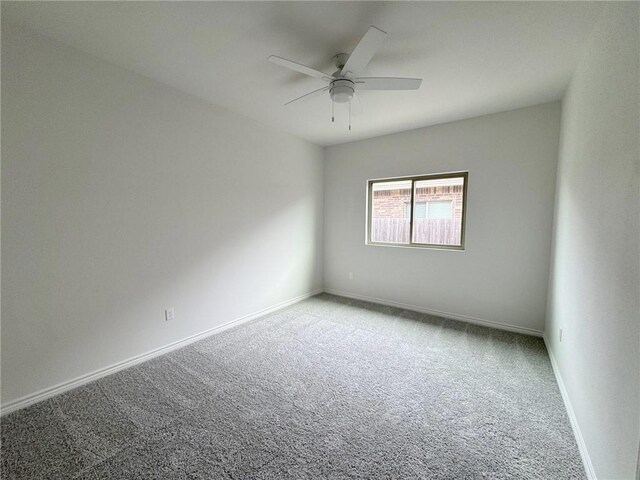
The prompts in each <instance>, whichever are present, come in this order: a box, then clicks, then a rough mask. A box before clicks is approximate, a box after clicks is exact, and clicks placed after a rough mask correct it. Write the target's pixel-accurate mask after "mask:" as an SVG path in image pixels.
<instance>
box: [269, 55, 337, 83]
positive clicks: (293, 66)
mask: <svg viewBox="0 0 640 480" xmlns="http://www.w3.org/2000/svg"><path fill="white" fill-rule="evenodd" d="M267 60H269V61H270V62H271V63H275V64H276V65H280V66H281V67H285V68H288V69H290V70H295V71H296V72H300V73H304V74H305V75H308V76H309V77H314V78H320V79H322V80H325V81H327V82H330V81H331V80H333V77H332V76H331V75H327V74H326V73H323V72H320V71H318V70H314V69H313V68H311V67H307V66H306V65H302V64H301V63H296V62H293V61H291V60H287V59H286V58H282V57H278V56H276V55H271V56H270V57H269V58H267Z"/></svg>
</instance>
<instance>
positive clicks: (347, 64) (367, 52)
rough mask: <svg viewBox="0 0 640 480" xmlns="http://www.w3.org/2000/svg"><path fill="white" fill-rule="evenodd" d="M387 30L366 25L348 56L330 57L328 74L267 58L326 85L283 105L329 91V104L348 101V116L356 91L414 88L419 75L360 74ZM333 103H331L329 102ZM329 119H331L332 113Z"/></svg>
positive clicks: (276, 58)
mask: <svg viewBox="0 0 640 480" xmlns="http://www.w3.org/2000/svg"><path fill="white" fill-rule="evenodd" d="M386 37H387V33H386V32H383V31H382V30H380V29H379V28H376V27H370V28H369V30H368V31H367V33H365V35H364V37H362V38H361V39H360V42H358V45H356V48H354V49H353V52H351V55H348V54H346V53H339V54H337V55H336V56H334V57H333V60H334V63H335V65H336V67H337V68H338V70H336V71H335V72H334V73H333V74H331V75H329V74H327V73H324V72H320V71H318V70H315V69H313V68H311V67H307V66H306V65H302V64H300V63H297V62H293V61H291V60H287V59H286V58H282V57H278V56H276V55H271V56H270V57H269V58H268V59H267V60H269V61H270V62H272V63H275V64H276V65H280V66H282V67H285V68H289V69H291V70H295V71H296V72H300V73H303V74H305V75H308V76H309V77H313V78H318V79H320V80H322V81H324V82H326V83H327V84H328V85H325V86H324V87H322V88H318V89H317V90H314V91H312V92H309V93H306V94H304V95H302V96H300V97H297V98H294V99H293V100H290V101H289V102H287V103H285V105H290V104H292V103H293V102H296V101H298V100H302V99H303V98H304V99H307V98H311V97H314V96H316V95H320V94H322V93H324V92H326V91H329V97H330V98H331V100H332V103H349V117H351V100H352V99H353V97H354V95H355V93H356V91H358V90H417V89H419V88H420V84H421V83H422V79H421V78H397V77H361V76H360V74H361V73H362V71H363V70H364V68H365V67H366V66H367V65H368V64H369V62H370V61H371V59H372V58H373V56H374V55H375V54H376V52H377V51H378V49H379V48H380V47H381V46H382V43H383V42H384V40H385V38H386ZM332 106H333V105H332ZM331 121H334V117H333V116H332V118H331ZM349 130H351V118H349Z"/></svg>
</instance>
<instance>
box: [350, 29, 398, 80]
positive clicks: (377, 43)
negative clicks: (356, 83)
mask: <svg viewBox="0 0 640 480" xmlns="http://www.w3.org/2000/svg"><path fill="white" fill-rule="evenodd" d="M386 37H387V33H386V32H383V31H382V30H380V29H379V28H376V27H370V28H369V30H368V31H367V33H365V34H364V37H362V38H361V39H360V42H359V43H358V45H356V48H354V49H353V52H351V55H349V59H348V60H347V63H345V64H344V67H343V68H342V71H341V72H340V73H341V74H342V75H346V74H347V73H348V72H350V73H351V74H353V75H358V74H359V73H360V72H361V71H362V70H364V67H366V66H367V65H368V64H369V62H370V61H371V59H372V58H373V56H374V55H375V54H376V52H377V51H378V49H379V48H380V47H381V46H382V44H383V42H384V39H385V38H386Z"/></svg>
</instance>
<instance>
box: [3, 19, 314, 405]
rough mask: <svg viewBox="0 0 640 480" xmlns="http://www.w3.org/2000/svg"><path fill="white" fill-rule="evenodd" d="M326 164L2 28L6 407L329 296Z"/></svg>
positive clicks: (189, 100)
mask: <svg viewBox="0 0 640 480" xmlns="http://www.w3.org/2000/svg"><path fill="white" fill-rule="evenodd" d="M212 81H214V79H212ZM322 161H323V152H322V149H321V148H320V147H317V146H314V145H311V144H309V143H307V142H304V141H302V140H299V139H296V138H294V137H292V136H289V135H285V134H283V133H279V132H277V131H274V130H272V129H270V128H267V127H265V126H263V125H261V124H259V123H256V122H254V121H251V120H248V119H245V118H242V117H239V116H236V115H233V114H230V113H228V112H226V111H224V110H222V109H219V108H215V107H213V106H211V105H208V104H206V103H204V102H202V101H200V100H198V99H195V98H193V97H189V96H187V95H184V94H182V93H179V92H178V91H176V90H173V89H171V88H169V87H166V86H163V85H161V84H159V83H156V82H154V81H151V80H149V79H147V78H144V77H141V76H138V75H136V74H133V73H130V72H128V71H126V70H123V69H120V68H119V67H116V66H113V65H111V64H108V63H106V62H103V61H101V60H99V59H96V58H94V57H91V56H89V55H86V54H84V53H81V52H79V51H76V50H72V49H70V48H68V47H65V46H62V45H60V44H57V43H54V42H51V41H47V40H45V39H44V38H43V37H37V36H31V35H26V34H24V35H23V34H22V33H21V32H19V30H18V29H16V28H14V27H12V26H11V25H3V27H2V204H3V205H2V207H3V212H2V214H3V215H2V296H3V298H2V300H3V302H2V402H3V404H6V403H7V402H11V401H13V400H15V399H17V398H18V397H22V396H24V395H27V394H31V393H33V392H35V391H37V390H39V389H43V388H46V387H49V386H52V385H54V384H57V383H59V382H63V381H66V380H69V379H71V378H74V377H76V376H79V375H82V374H86V373H88V372H92V371H94V370H96V369H99V368H102V367H105V366H107V365H111V364H113V363H114V362H118V361H121V360H124V359H127V358H129V357H132V356H134V355H138V354H141V353H143V352H147V351H149V350H152V349H154V348H157V347H160V346H163V345H166V344H168V343H170V342H173V341H176V340H180V339H182V338H185V337H187V336H189V335H192V334H196V333H199V332H202V331H204V330H206V329H209V328H212V327H214V326H216V325H220V324H223V323H226V322H229V321H231V320H234V319H236V318H238V317H241V316H244V315H247V314H251V313H253V312H256V311H259V310H262V309H264V308H267V307H270V306H273V305H275V304H278V303H280V302H283V301H286V300H288V299H291V298H293V297H296V296H299V295H303V294H306V293H309V292H311V291H313V290H315V289H319V288H321V287H322V261H321V257H322V195H323V193H322V188H323V183H322V182H323V181H322V176H323V165H322ZM166 307H174V308H175V312H176V315H177V318H176V319H175V321H173V322H171V323H166V322H165V321H164V318H163V317H164V309H165V308H166Z"/></svg>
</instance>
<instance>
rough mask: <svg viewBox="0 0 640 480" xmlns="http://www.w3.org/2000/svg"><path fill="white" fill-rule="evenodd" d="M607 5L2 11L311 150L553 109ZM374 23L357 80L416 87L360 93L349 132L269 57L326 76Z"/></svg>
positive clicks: (112, 6) (221, 5)
mask: <svg viewBox="0 0 640 480" xmlns="http://www.w3.org/2000/svg"><path fill="white" fill-rule="evenodd" d="M601 8H602V4H600V3H594V2H246V3H245V2H3V4H2V15H3V19H5V20H6V19H8V20H9V21H11V22H14V23H18V24H22V25H24V26H26V27H27V28H29V29H31V30H34V31H37V32H40V33H43V34H45V35H48V36H50V37H51V38H54V39H57V40H59V41H62V42H64V43H67V44H70V45H72V46H75V47H77V48H79V49H82V50H84V51H86V52H89V53H91V54H94V55H96V56H98V57H101V58H103V59H106V60H108V61H110V62H113V63H115V64H117V65H121V66H123V67H125V68H128V69H130V70H133V71H135V72H138V73H140V74H142V75H146V76H148V77H151V78H154V79H156V80H158V81H160V82H163V83H166V84H169V85H171V86H173V87H175V88H177V89H179V90H182V91H184V92H187V93H190V94H192V95H195V96H198V97H200V98H202V99H205V100H207V101H209V102H211V103H214V104H216V105H220V106H223V107H225V108H227V109H229V110H232V111H235V112H237V113H240V114H242V115H245V116H247V117H251V118H254V119H256V120H258V121H260V122H262V123H265V124H268V125H271V126H273V127H275V128H277V129H280V130H282V131H285V132H289V133H291V134H294V135H297V136H299V137H302V138H304V139H307V140H309V141H311V142H313V143H316V144H319V145H332V144H336V143H343V142H348V141H352V140H357V139H362V138H367V137H372V136H377V135H382V134H386V133H392V132H398V131H402V130H408V129H412V128H418V127H422V126H426V125H433V124H436V123H442V122H447V121H452V120H458V119H461V118H468V117H472V116H477V115H482V114H486V113H492V112H497V111H504V110H509V109H513V108H518V107H523V106H527V105H532V104H536V103H542V102H546V101H551V100H556V99H559V98H561V97H562V94H563V92H564V90H565V88H566V86H567V84H568V81H569V78H570V76H571V74H572V72H573V70H574V68H575V66H576V63H577V60H578V58H579V55H580V53H581V52H582V51H583V50H584V49H585V48H587V44H588V39H589V36H590V33H591V31H592V29H593V27H594V25H595V22H596V21H597V19H598V16H599V14H600V11H601ZM370 25H375V26H377V27H379V28H381V29H382V30H385V31H386V32H388V37H387V41H386V43H385V44H384V46H383V47H382V49H381V50H380V51H379V52H378V54H377V55H376V56H375V57H374V58H373V60H372V62H371V63H370V64H369V66H368V67H367V69H366V70H365V72H363V76H403V77H421V78H423V79H424V81H423V83H422V87H421V89H420V90H419V91H413V92H411V91H409V92H362V93H361V97H360V98H361V103H362V107H363V111H362V113H360V114H359V115H358V116H356V117H354V118H353V130H352V131H351V132H349V131H348V130H347V123H346V120H347V113H346V110H345V107H344V106H340V108H336V123H334V124H332V123H331V118H330V117H331V101H330V99H329V97H328V94H327V95H326V96H322V97H319V98H313V99H310V100H308V101H301V102H297V103H296V104H293V105H290V106H287V107H285V106H283V104H284V103H285V102H286V101H288V100H290V99H292V98H295V97H297V96H300V95H302V94H304V93H307V92H309V91H311V90H314V89H316V88H319V87H321V86H322V85H323V83H322V81H321V80H317V79H313V78H307V77H305V76H303V75H302V74H298V73H295V72H290V71H288V70H286V69H283V68H281V67H279V66H277V65H274V64H272V63H269V62H267V57H268V56H269V55H270V54H275V55H279V56H282V57H285V58H289V59H291V60H295V61H298V62H300V63H304V64H306V65H309V66H311V67H313V68H316V69H319V70H322V71H325V72H327V73H331V72H333V71H334V70H335V67H334V66H333V64H332V57H333V55H335V54H337V53H340V52H347V53H349V52H350V51H351V50H352V48H353V47H354V46H355V45H356V43H357V42H358V40H359V39H360V37H361V36H362V35H363V34H364V33H365V32H366V31H367V29H368V28H369V26H370Z"/></svg>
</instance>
